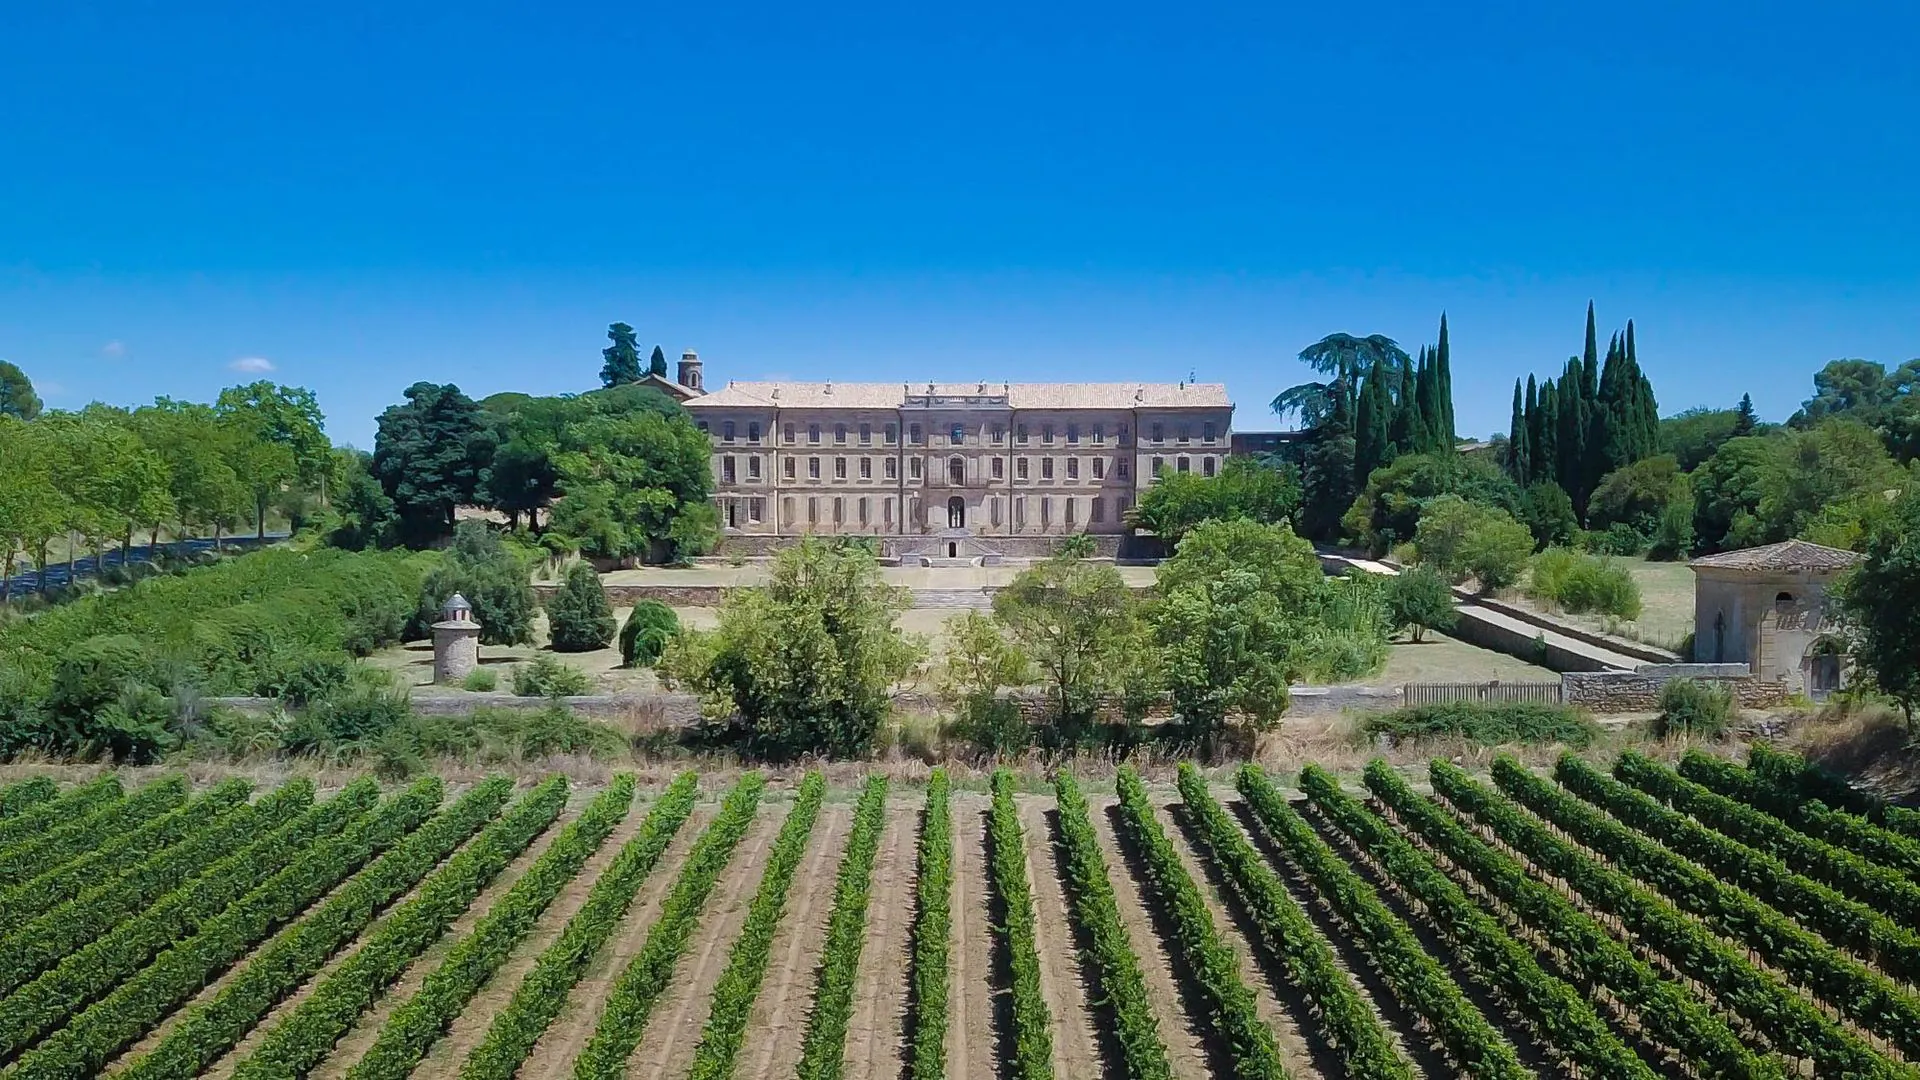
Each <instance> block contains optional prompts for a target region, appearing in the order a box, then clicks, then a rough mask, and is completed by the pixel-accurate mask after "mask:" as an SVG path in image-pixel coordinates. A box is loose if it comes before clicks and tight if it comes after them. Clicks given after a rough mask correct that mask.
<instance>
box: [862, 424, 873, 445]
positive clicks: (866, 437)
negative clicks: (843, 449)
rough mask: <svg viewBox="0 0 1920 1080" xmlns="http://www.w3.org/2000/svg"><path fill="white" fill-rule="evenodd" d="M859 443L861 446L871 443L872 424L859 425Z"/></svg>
mask: <svg viewBox="0 0 1920 1080" xmlns="http://www.w3.org/2000/svg"><path fill="white" fill-rule="evenodd" d="M860 445H861V446H872V445H873V425H872V424H861V425H860Z"/></svg>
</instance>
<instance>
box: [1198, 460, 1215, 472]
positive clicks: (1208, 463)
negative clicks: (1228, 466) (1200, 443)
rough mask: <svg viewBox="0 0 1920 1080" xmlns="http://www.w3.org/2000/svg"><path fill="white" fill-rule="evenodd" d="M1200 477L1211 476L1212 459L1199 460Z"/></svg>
mask: <svg viewBox="0 0 1920 1080" xmlns="http://www.w3.org/2000/svg"><path fill="white" fill-rule="evenodd" d="M1200 475H1201V476H1212V475H1213V459H1212V458H1210V457H1203V458H1201V459H1200Z"/></svg>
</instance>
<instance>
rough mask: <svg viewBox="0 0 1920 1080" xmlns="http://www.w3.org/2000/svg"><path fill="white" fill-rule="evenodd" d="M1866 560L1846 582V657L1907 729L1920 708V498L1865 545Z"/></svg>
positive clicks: (1907, 498) (1900, 508) (1899, 506)
mask: <svg viewBox="0 0 1920 1080" xmlns="http://www.w3.org/2000/svg"><path fill="white" fill-rule="evenodd" d="M1866 548H1867V552H1866V555H1867V557H1866V559H1865V560H1864V561H1863V562H1861V564H1860V565H1859V566H1857V567H1855V568H1854V569H1853V570H1852V571H1851V572H1849V573H1848V574H1847V576H1846V577H1844V578H1842V579H1841V581H1840V585H1839V588H1838V590H1837V591H1838V592H1839V594H1840V607H1841V611H1842V612H1844V613H1845V616H1846V627H1847V633H1848V636H1849V637H1850V638H1851V639H1852V640H1851V644H1850V648H1849V649H1848V655H1850V656H1852V658H1853V660H1854V663H1856V664H1858V665H1859V667H1860V669H1861V670H1862V672H1864V673H1865V674H1866V675H1867V676H1868V677H1869V678H1870V679H1871V680H1872V682H1873V685H1874V686H1875V687H1876V688H1877V689H1879V690H1880V692H1881V693H1884V694H1886V695H1887V696H1888V697H1890V698H1892V699H1893V700H1894V701H1896V702H1898V703H1899V705H1900V710H1901V712H1903V713H1905V714H1906V718H1907V727H1908V728H1912V727H1913V726H1914V709H1915V707H1916V706H1920V647H1916V645H1915V643H1916V642H1920V494H1916V493H1915V492H1912V491H1909V492H1908V493H1907V494H1906V495H1904V496H1903V497H1901V499H1900V500H1899V502H1898V503H1896V504H1895V513H1894V514H1893V515H1892V516H1891V519H1890V520H1888V521H1886V522H1884V523H1882V524H1881V525H1880V526H1878V527H1876V528H1875V529H1874V530H1873V532H1872V534H1871V535H1870V536H1869V537H1868V539H1867V544H1866Z"/></svg>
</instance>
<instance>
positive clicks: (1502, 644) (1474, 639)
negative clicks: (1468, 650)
mask: <svg viewBox="0 0 1920 1080" xmlns="http://www.w3.org/2000/svg"><path fill="white" fill-rule="evenodd" d="M1455 610H1456V611H1457V612H1458V616H1459V617H1458V618H1457V619H1456V620H1455V622H1454V624H1453V627H1452V628H1451V629H1449V630H1448V631H1447V636H1448V637H1452V638H1458V639H1459V640H1461V641H1464V642H1466V643H1467V644H1469V645H1478V646H1480V647H1481V648H1483V649H1492V650H1493V651H1495V652H1503V653H1506V654H1507V655H1508V656H1514V657H1518V658H1520V659H1522V660H1525V661H1527V662H1528V663H1532V664H1540V665H1543V666H1545V667H1548V668H1552V669H1553V670H1554V671H1559V672H1569V671H1607V670H1610V668H1609V667H1608V665H1607V663H1606V661H1604V660H1601V659H1599V658H1598V657H1595V656H1592V655H1590V654H1588V653H1586V652H1584V651H1582V649H1581V648H1580V646H1581V645H1583V644H1585V643H1584V642H1569V643H1561V642H1556V641H1554V640H1553V639H1551V638H1546V637H1545V636H1544V635H1536V634H1533V633H1530V632H1529V631H1531V630H1533V629H1534V627H1533V625H1532V624H1530V623H1529V624H1524V625H1520V626H1516V625H1514V624H1512V623H1511V622H1508V621H1507V620H1505V619H1499V620H1495V619H1491V618H1485V617H1483V616H1482V615H1481V614H1480V613H1479V612H1477V611H1475V610H1474V607H1473V605H1463V606H1461V607H1459V608H1457V609H1455Z"/></svg>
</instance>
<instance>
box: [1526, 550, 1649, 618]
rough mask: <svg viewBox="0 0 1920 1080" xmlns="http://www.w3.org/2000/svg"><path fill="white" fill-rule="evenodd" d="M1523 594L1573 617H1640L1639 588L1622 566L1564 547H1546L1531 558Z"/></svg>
mask: <svg viewBox="0 0 1920 1080" xmlns="http://www.w3.org/2000/svg"><path fill="white" fill-rule="evenodd" d="M1526 591H1527V595H1528V596H1530V597H1532V598H1533V599H1535V600H1539V601H1541V602H1543V603H1548V604H1552V605H1554V606H1555V607H1558V608H1559V609H1560V610H1562V611H1566V612H1571V613H1573V614H1576V615H1578V614H1582V613H1585V612H1598V613H1600V614H1603V615H1612V616H1614V617H1615V618H1620V619H1629V620H1631V619H1637V618H1639V617H1640V586H1639V584H1638V583H1637V582H1635V581H1634V580H1633V575H1632V574H1630V573H1628V572H1627V568H1626V567H1624V566H1621V565H1620V564H1618V563H1616V562H1613V561H1612V560H1609V559H1601V558H1597V557H1595V556H1592V555H1583V554H1581V553H1580V552H1577V551H1572V550H1569V549H1567V548H1548V549H1547V550H1545V551H1543V552H1541V553H1540V554H1538V555H1535V556H1534V557H1533V566H1532V572H1531V574H1530V575H1529V577H1528V581H1527V589H1526Z"/></svg>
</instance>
